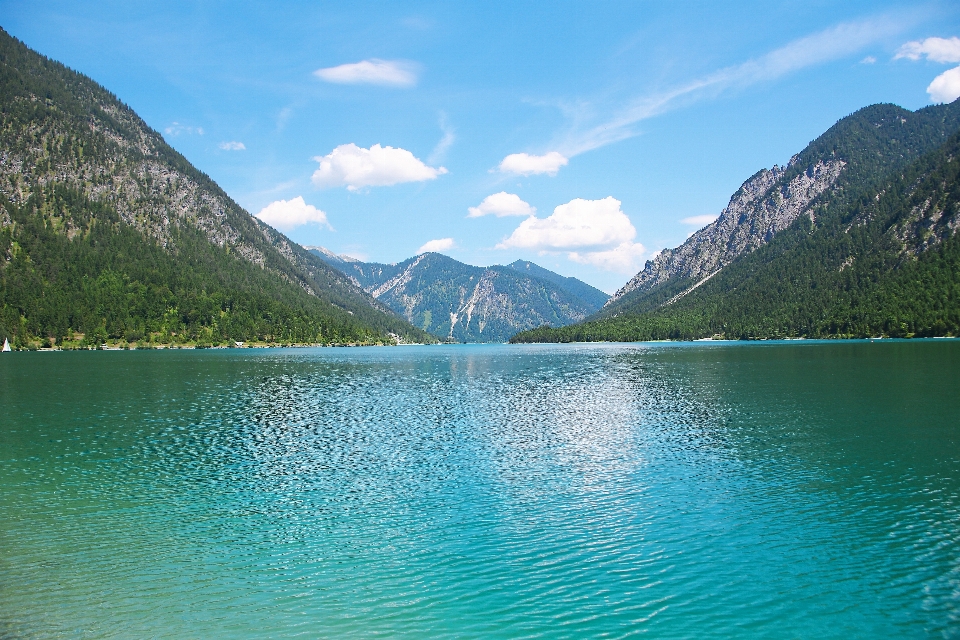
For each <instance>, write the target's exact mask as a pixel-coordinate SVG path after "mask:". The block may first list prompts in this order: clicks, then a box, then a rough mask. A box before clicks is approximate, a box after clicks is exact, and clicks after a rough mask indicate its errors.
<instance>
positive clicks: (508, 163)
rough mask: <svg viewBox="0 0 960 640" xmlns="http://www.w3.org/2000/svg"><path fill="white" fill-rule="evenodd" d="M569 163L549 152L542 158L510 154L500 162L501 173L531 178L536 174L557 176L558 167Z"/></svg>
mask: <svg viewBox="0 0 960 640" xmlns="http://www.w3.org/2000/svg"><path fill="white" fill-rule="evenodd" d="M567 162H569V161H568V160H567V159H566V158H565V157H564V156H563V155H562V154H560V153H558V152H556V151H551V152H550V153H547V154H544V155H542V156H532V155H530V154H528V153H511V154H510V155H508V156H507V157H506V158H504V159H503V161H502V162H500V167H499V169H500V171H501V172H502V173H513V174H516V175H521V176H531V175H533V174H536V173H546V174H547V175H550V176H555V175H557V171H559V170H560V167H563V166H565V165H566V164H567Z"/></svg>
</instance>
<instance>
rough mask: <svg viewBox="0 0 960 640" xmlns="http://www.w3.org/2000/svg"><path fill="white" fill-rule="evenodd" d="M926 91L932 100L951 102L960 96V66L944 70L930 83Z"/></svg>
mask: <svg viewBox="0 0 960 640" xmlns="http://www.w3.org/2000/svg"><path fill="white" fill-rule="evenodd" d="M927 93H929V94H930V99H931V100H933V101H934V102H953V101H954V100H956V99H957V98H960V67H954V68H953V69H950V70H949V71H944V72H943V73H941V74H940V75H938V76H937V77H936V78H934V79H933V82H931V83H930V86H929V87H927Z"/></svg>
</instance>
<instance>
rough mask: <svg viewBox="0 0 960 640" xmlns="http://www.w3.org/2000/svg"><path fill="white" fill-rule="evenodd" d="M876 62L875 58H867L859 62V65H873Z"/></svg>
mask: <svg viewBox="0 0 960 640" xmlns="http://www.w3.org/2000/svg"><path fill="white" fill-rule="evenodd" d="M876 61H877V59H876V58H875V57H873V56H867V57H866V58H864V59H863V60H861V61H860V64H874V63H875V62H876Z"/></svg>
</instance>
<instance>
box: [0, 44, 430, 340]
mask: <svg viewBox="0 0 960 640" xmlns="http://www.w3.org/2000/svg"><path fill="white" fill-rule="evenodd" d="M0 255H2V256H3V257H4V259H3V260H2V261H0V340H2V339H3V338H9V339H10V341H11V342H12V343H14V344H15V345H16V346H18V347H21V348H22V347H25V346H29V345H34V346H36V345H40V344H44V343H46V344H49V343H51V342H52V343H55V344H63V343H64V342H67V343H70V342H71V341H79V336H83V339H82V341H79V344H81V345H82V344H100V343H101V342H105V341H126V342H130V343H138V344H155V343H158V342H159V343H171V342H179V343H197V344H216V343H231V344H232V341H263V342H281V343H288V342H307V343H318V342H319V343H342V342H361V343H369V342H392V341H394V339H395V338H399V339H400V340H404V341H417V342H423V341H428V342H430V341H435V338H433V337H432V336H431V335H429V334H427V333H426V332H424V331H422V330H421V329H417V328H415V327H413V326H411V325H410V324H409V323H408V322H407V321H406V320H404V319H402V318H401V317H399V316H398V315H396V314H395V313H394V312H393V311H391V310H390V309H389V308H388V307H387V306H385V305H383V304H382V303H380V302H378V301H377V300H375V299H374V298H373V297H371V296H370V295H369V294H367V293H366V292H364V291H363V290H362V289H360V288H359V287H357V286H356V285H355V284H354V283H353V281H352V280H350V279H349V278H347V277H345V276H344V275H343V274H342V273H341V272H340V271H338V270H336V269H333V268H331V267H330V266H329V265H328V264H327V263H326V262H325V261H323V260H321V259H319V258H318V257H317V256H315V255H314V254H312V253H310V252H308V251H306V250H305V249H303V248H302V247H300V246H299V245H297V244H296V243H294V242H291V241H290V240H289V239H288V238H287V237H285V236H284V235H283V234H281V233H279V232H277V231H276V230H274V229H273V228H271V227H269V226H267V225H266V224H264V223H262V222H260V221H259V220H257V219H256V218H254V217H252V216H251V215H250V214H249V213H247V212H246V211H244V210H243V209H242V208H241V207H240V206H239V205H237V203H236V202H234V201H233V200H232V199H231V198H230V197H229V196H228V195H227V194H226V193H224V192H223V190H222V189H220V187H218V186H217V185H216V183H214V182H213V181H212V180H211V179H210V178H209V177H208V176H206V175H204V174H203V173H201V172H200V171H198V170H197V169H196V168H194V167H193V166H192V165H190V163H189V162H187V160H186V159H185V158H184V157H183V156H181V155H180V154H179V153H177V152H176V151H174V150H173V149H172V148H171V147H170V146H169V145H167V144H166V142H164V140H163V138H162V137H161V136H160V134H158V133H157V132H156V131H154V130H152V129H151V128H150V127H148V126H147V125H146V124H145V123H144V122H143V120H141V119H140V118H139V117H138V116H137V114H136V113H134V112H133V111H132V110H131V109H130V108H129V107H127V106H126V105H124V104H123V103H122V102H120V101H119V100H117V98H116V97H115V96H113V95H111V94H110V93H109V92H108V91H106V90H105V89H104V88H103V87H101V86H100V85H98V84H96V83H95V82H93V81H92V80H90V79H89V78H87V77H85V76H83V75H81V74H79V73H76V72H74V71H71V70H70V69H68V68H66V67H64V66H63V65H61V64H59V63H57V62H54V61H52V60H49V59H47V58H45V57H43V56H41V55H39V54H37V53H35V52H33V51H31V50H30V49H28V48H27V47H26V46H24V45H23V44H22V43H21V42H20V41H18V40H16V39H15V38H12V37H11V36H9V35H8V34H7V33H6V32H4V31H3V30H0Z"/></svg>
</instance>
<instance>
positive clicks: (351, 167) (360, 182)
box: [312, 142, 447, 191]
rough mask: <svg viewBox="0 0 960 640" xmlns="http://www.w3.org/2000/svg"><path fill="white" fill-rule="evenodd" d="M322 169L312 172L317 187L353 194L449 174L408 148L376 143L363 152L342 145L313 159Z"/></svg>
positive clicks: (354, 147)
mask: <svg viewBox="0 0 960 640" xmlns="http://www.w3.org/2000/svg"><path fill="white" fill-rule="evenodd" d="M314 160H316V161H317V162H319V163H320V167H319V168H318V169H317V170H316V171H314V172H313V178H312V180H313V183H314V184H315V185H317V186H318V187H340V186H346V187H347V189H349V190H350V191H356V190H358V189H360V188H362V187H386V186H390V185H394V184H400V183H401V182H422V181H424V180H433V179H435V178H436V177H437V176H439V175H442V174H444V173H447V170H446V169H445V168H443V167H439V168H436V169H435V168H433V167H428V166H427V165H425V164H424V163H423V162H421V161H420V160H418V159H417V158H416V157H414V155H413V154H412V153H410V152H409V151H407V150H406V149H399V148H394V147H381V146H380V145H379V144H375V145H373V146H372V147H370V148H369V149H364V148H362V147H358V146H357V145H355V144H353V143H352V142H351V143H350V144H342V145H340V146H339V147H337V148H336V149H334V150H333V151H331V152H330V153H328V154H327V155H325V156H317V157H315V158H314Z"/></svg>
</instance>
